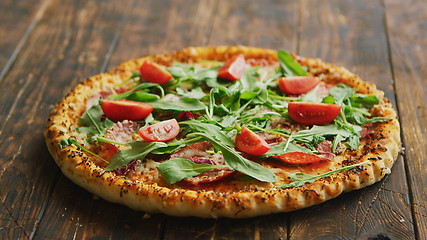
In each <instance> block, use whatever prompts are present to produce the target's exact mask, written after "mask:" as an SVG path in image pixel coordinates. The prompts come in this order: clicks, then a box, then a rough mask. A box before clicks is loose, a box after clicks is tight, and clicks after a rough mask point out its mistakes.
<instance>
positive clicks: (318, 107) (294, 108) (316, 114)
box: [288, 102, 341, 125]
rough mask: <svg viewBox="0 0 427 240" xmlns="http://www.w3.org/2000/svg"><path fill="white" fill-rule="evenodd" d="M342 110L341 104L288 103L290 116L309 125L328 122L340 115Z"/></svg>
mask: <svg viewBox="0 0 427 240" xmlns="http://www.w3.org/2000/svg"><path fill="white" fill-rule="evenodd" d="M340 110H341V107H340V106H338V105H335V104H327V103H310V102H291V103H289V105H288V113H289V116H290V117H291V118H292V119H293V120H295V121H296V122H299V123H302V124H307V125H315V124H316V125H325V124H328V123H330V122H331V121H332V120H334V119H335V118H336V117H337V116H338V114H339V113H340Z"/></svg>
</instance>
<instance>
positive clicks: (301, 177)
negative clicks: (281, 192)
mask: <svg viewBox="0 0 427 240" xmlns="http://www.w3.org/2000/svg"><path fill="white" fill-rule="evenodd" d="M368 163H370V162H369V161H365V162H361V163H356V164H353V165H349V166H345V167H342V168H338V169H335V170H332V171H329V172H326V173H323V174H320V175H311V174H307V173H296V174H295V176H291V177H288V178H289V179H291V180H292V181H293V182H291V183H288V184H285V185H281V186H278V187H276V188H277V189H283V188H295V187H301V186H304V185H305V184H310V183H314V182H315V181H316V180H318V179H320V178H326V177H330V176H331V175H332V174H334V173H339V172H342V171H346V170H350V169H352V168H355V167H358V166H362V165H365V164H368Z"/></svg>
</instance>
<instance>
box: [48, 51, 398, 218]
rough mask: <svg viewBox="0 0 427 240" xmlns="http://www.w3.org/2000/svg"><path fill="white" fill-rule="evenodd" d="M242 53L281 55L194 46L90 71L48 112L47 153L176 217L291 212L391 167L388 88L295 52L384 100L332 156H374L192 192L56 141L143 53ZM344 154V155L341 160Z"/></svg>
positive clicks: (94, 188) (88, 178)
mask: <svg viewBox="0 0 427 240" xmlns="http://www.w3.org/2000/svg"><path fill="white" fill-rule="evenodd" d="M239 53H243V54H244V55H245V57H246V58H255V59H257V58H259V59H267V60H276V61H277V57H276V51H274V50H268V49H260V48H250V47H243V46H233V47H224V46H220V47H190V48H187V49H184V50H181V51H178V52H174V53H171V54H158V55H152V56H148V57H144V58H140V59H136V60H131V61H128V62H125V63H122V64H120V65H119V66H118V67H116V68H115V69H113V70H112V71H111V72H110V73H103V74H99V75H96V76H93V77H91V78H89V79H87V80H86V81H84V82H82V83H81V84H79V85H78V86H77V87H76V88H75V89H74V90H73V91H72V92H71V93H70V94H69V95H67V96H66V97H65V98H64V99H63V100H62V101H61V102H60V103H58V105H56V107H55V108H54V109H53V111H52V112H51V114H50V116H49V119H48V122H47V125H46V129H45V139H46V143H47V146H48V149H49V151H50V153H51V154H52V156H53V158H54V159H55V161H56V163H57V164H58V166H59V167H60V168H61V170H62V172H63V173H64V175H65V176H67V177H68V178H70V179H71V180H72V181H73V182H75V183H76V184H78V185H80V186H82V187H83V188H85V189H87V190H88V191H90V192H92V193H93V194H96V195H98V196H100V197H102V198H104V199H105V200H107V201H111V202H115V203H120V204H123V205H126V206H128V207H130V208H132V209H134V210H138V211H146V212H149V213H159V212H163V213H165V214H168V215H173V216H196V217H202V218H218V217H228V218H248V217H254V216H259V215H267V214H272V213H278V212H287V211H293V210H297V209H301V208H305V207H309V206H312V205H315V204H319V203H322V202H324V201H327V200H329V199H331V198H335V197H337V196H338V195H340V194H341V193H342V192H348V191H352V190H355V189H360V188H363V187H366V186H369V185H371V184H373V183H375V182H377V181H379V180H381V179H382V178H383V177H384V175H385V174H388V173H390V169H391V168H392V166H393V163H394V161H395V159H396V158H397V155H398V151H399V148H400V129H399V122H398V121H397V116H396V112H395V111H394V109H393V107H392V105H391V103H390V102H389V101H388V100H387V99H385V98H383V92H382V91H379V90H377V89H376V88H375V85H373V84H369V83H366V82H363V81H362V80H361V79H360V78H359V77H357V76H356V75H354V74H352V73H351V72H349V71H348V70H346V69H344V68H341V67H336V66H334V65H331V64H328V63H324V62H322V61H321V60H319V59H310V58H303V57H299V56H294V58H295V59H296V60H297V61H298V62H300V63H301V64H302V65H306V66H309V67H310V72H311V73H313V74H315V75H317V76H319V77H320V78H322V79H324V80H325V81H326V82H327V83H332V84H336V83H345V84H347V85H349V86H351V87H353V88H357V89H359V92H360V93H364V94H375V95H377V96H378V97H379V98H380V99H381V103H380V104H379V105H376V106H375V107H374V109H373V111H375V112H376V113H378V114H379V115H381V116H382V117H387V118H392V120H391V121H388V122H384V123H377V124H376V126H377V127H376V130H375V132H374V133H373V135H372V136H375V138H373V137H371V138H365V140H364V142H361V146H360V147H359V149H358V150H357V151H356V153H354V152H353V153H352V154H351V155H350V154H349V153H348V154H347V153H344V155H339V156H337V157H336V158H335V160H334V162H336V167H339V166H340V164H341V163H342V161H344V160H345V161H344V162H345V163H346V164H353V163H358V162H363V161H365V160H369V161H370V163H369V164H367V165H364V166H363V167H362V168H357V169H352V170H349V171H344V172H340V173H336V174H333V175H332V176H331V177H328V178H325V179H320V180H317V181H316V182H314V183H312V184H306V185H304V186H302V187H298V188H287V189H275V188H274V186H273V185H272V188H271V189H267V190H266V189H265V188H263V189H262V190H257V189H256V188H255V190H254V189H252V190H247V191H246V190H242V191H232V192H216V191H213V190H209V191H204V190H199V191H194V190H188V189H176V188H173V187H170V188H169V187H162V186H158V185H157V184H146V183H144V182H140V181H133V180H130V179H128V178H126V177H123V176H116V175H115V173H113V172H106V171H104V170H103V169H102V168H100V167H98V166H97V165H95V164H94V163H93V162H92V161H91V159H90V158H91V157H90V156H88V155H86V153H84V152H82V151H79V150H78V148H77V147H76V146H74V145H70V146H67V147H65V148H63V149H60V148H59V145H58V143H59V142H60V141H61V140H62V139H68V138H70V137H71V136H72V137H74V138H78V137H79V134H80V133H77V132H76V131H75V130H74V129H73V128H74V125H75V124H76V121H77V118H78V117H79V116H81V115H82V113H83V112H84V110H85V103H86V100H87V99H88V98H89V97H90V96H92V95H93V94H94V93H97V92H99V91H100V90H102V89H107V88H112V87H113V86H114V85H115V84H117V83H119V82H121V81H122V79H126V78H128V77H130V76H131V75H132V73H133V72H135V71H136V70H137V69H139V66H140V65H141V64H142V62H143V61H144V60H145V59H150V60H152V61H154V62H157V63H160V64H163V65H166V66H168V65H170V64H171V63H172V62H173V61H181V62H198V61H201V60H218V61H224V60H226V59H228V58H230V57H231V56H234V55H236V54H239ZM344 158H345V159H344Z"/></svg>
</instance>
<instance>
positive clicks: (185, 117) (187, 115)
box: [176, 111, 194, 122]
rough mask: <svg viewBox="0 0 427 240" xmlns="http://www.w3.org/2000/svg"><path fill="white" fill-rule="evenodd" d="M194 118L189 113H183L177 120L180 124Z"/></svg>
mask: <svg viewBox="0 0 427 240" xmlns="http://www.w3.org/2000/svg"><path fill="white" fill-rule="evenodd" d="M192 118H194V116H193V114H192V113H191V112H189V111H182V112H181V113H180V114H179V115H178V117H176V120H178V122H181V121H185V120H188V119H192Z"/></svg>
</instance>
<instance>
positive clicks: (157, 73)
mask: <svg viewBox="0 0 427 240" xmlns="http://www.w3.org/2000/svg"><path fill="white" fill-rule="evenodd" d="M139 73H140V74H141V77H142V78H143V79H144V80H146V81H148V82H152V83H158V84H164V83H167V82H169V80H172V79H173V77H172V75H171V74H170V73H169V72H168V71H166V70H165V69H163V68H162V67H161V66H160V65H158V64H157V63H153V62H151V61H149V60H145V62H144V63H143V64H142V66H141V68H140V69H139Z"/></svg>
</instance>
